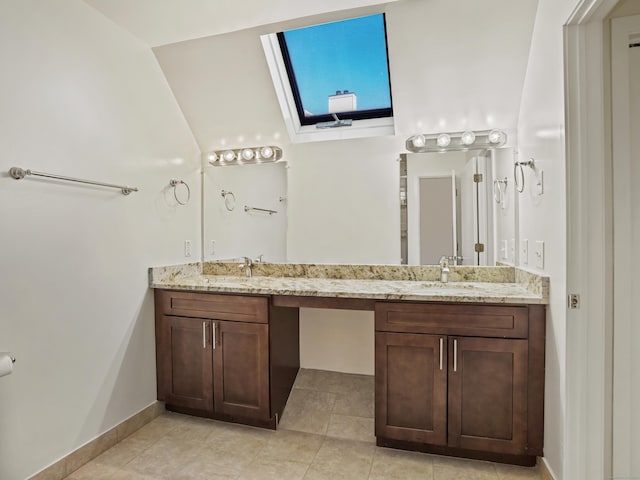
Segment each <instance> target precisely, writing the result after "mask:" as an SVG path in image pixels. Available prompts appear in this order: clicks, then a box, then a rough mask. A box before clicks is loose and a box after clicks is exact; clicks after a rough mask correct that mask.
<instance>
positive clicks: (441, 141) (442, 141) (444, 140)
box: [436, 133, 451, 148]
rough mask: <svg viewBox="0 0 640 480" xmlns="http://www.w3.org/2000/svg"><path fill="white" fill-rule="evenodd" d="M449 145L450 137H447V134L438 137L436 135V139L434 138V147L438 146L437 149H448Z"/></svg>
mask: <svg viewBox="0 0 640 480" xmlns="http://www.w3.org/2000/svg"><path fill="white" fill-rule="evenodd" d="M450 143H451V136H449V135H448V134H447V133H441V134H440V135H438V138H436V145H438V147H440V148H445V147H448V146H449V144H450Z"/></svg>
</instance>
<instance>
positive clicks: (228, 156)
mask: <svg viewBox="0 0 640 480" xmlns="http://www.w3.org/2000/svg"><path fill="white" fill-rule="evenodd" d="M222 158H223V160H224V161H225V162H232V161H234V160H235V158H236V154H235V152H234V151H233V150H227V151H226V152H224V153H223V154H222Z"/></svg>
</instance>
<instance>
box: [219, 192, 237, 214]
mask: <svg viewBox="0 0 640 480" xmlns="http://www.w3.org/2000/svg"><path fill="white" fill-rule="evenodd" d="M222 198H224V206H225V208H226V209H227V210H228V211H229V212H231V211H233V209H234V208H236V196H235V195H234V194H233V192H230V191H228V190H222Z"/></svg>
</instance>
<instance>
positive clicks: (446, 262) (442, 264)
mask: <svg viewBox="0 0 640 480" xmlns="http://www.w3.org/2000/svg"><path fill="white" fill-rule="evenodd" d="M438 263H439V264H440V268H445V267H448V266H449V257H447V256H446V255H443V256H442V257H440V261H439V262H438Z"/></svg>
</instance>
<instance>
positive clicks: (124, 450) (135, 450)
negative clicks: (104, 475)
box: [94, 437, 153, 467]
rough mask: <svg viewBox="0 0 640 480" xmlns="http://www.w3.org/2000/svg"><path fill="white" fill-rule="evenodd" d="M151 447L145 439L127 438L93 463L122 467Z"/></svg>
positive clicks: (150, 443)
mask: <svg viewBox="0 0 640 480" xmlns="http://www.w3.org/2000/svg"><path fill="white" fill-rule="evenodd" d="M152 445H153V443H152V442H149V441H148V440H145V439H138V438H132V437H127V438H125V439H124V440H122V441H121V442H119V443H118V444H117V445H115V446H114V447H113V448H110V449H109V450H107V451H106V452H104V453H103V454H102V455H100V456H99V457H97V458H96V459H95V460H94V461H95V462H96V463H101V464H103V465H109V466H111V467H123V466H124V465H126V464H127V463H129V462H130V461H131V460H133V459H134V458H136V457H137V456H138V455H141V454H142V453H143V452H144V451H145V450H147V449H148V448H150V447H151V446H152Z"/></svg>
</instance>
